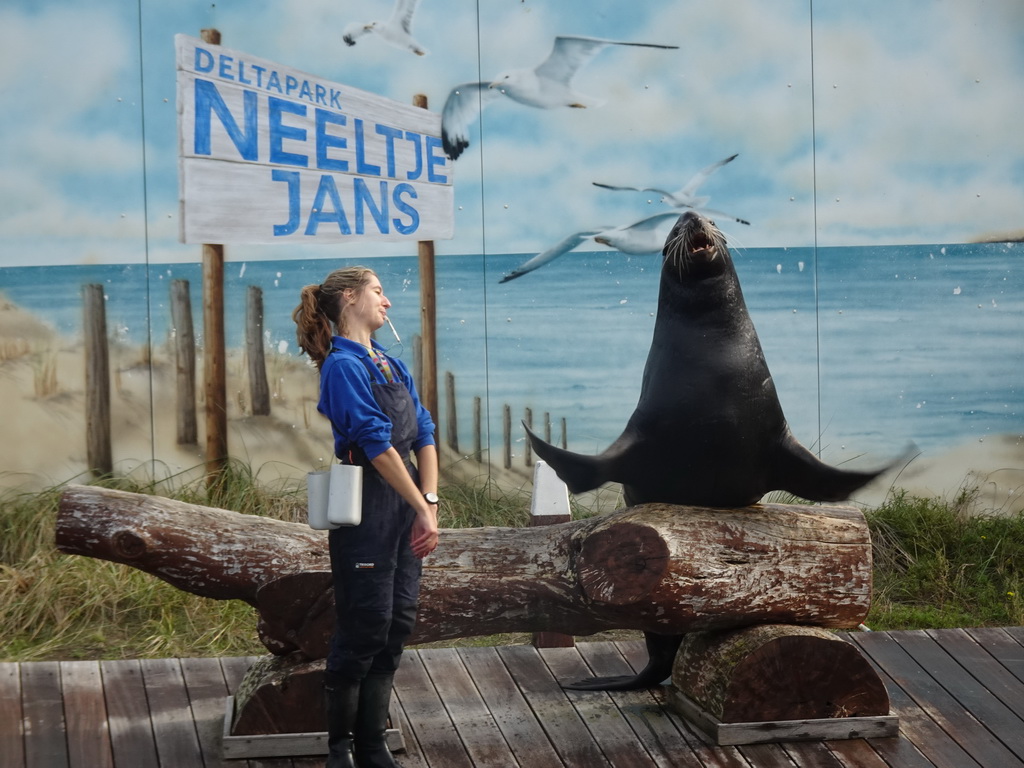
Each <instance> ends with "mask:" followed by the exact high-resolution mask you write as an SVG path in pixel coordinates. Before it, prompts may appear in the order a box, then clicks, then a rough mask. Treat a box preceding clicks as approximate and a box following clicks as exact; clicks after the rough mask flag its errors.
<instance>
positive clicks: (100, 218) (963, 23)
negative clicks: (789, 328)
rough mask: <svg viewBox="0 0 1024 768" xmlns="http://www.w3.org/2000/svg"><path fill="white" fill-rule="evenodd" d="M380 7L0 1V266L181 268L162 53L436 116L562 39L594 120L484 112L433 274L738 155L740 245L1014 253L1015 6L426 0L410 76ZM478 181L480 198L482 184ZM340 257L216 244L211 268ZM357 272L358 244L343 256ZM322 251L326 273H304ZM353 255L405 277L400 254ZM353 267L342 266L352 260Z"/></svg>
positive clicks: (633, 204) (584, 224) (385, 8)
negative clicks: (310, 77) (229, 63)
mask: <svg viewBox="0 0 1024 768" xmlns="http://www.w3.org/2000/svg"><path fill="white" fill-rule="evenodd" d="M391 5H392V3H391V0H219V1H218V2H217V3H216V4H211V3H209V2H196V1H195V0H178V2H174V3H165V2H162V0H141V2H137V1H136V0H95V2H93V3H90V4H88V7H83V5H82V4H81V3H75V2H70V1H68V0H65V1H63V2H60V1H56V0H7V2H5V3H4V4H3V6H2V8H0V89H2V91H3V93H4V94H5V105H6V108H5V109H4V110H3V111H2V112H0V134H2V135H3V136H4V141H3V142H2V146H0V203H2V204H0V266H16V265H22V264H31V263H71V264H74V263H88V262H130V261H144V260H146V259H149V260H150V261H152V262H167V261H171V262H173V261H194V260H197V259H198V255H197V253H196V251H197V248H196V247H195V246H187V245H182V244H180V243H178V242H177V232H178V220H177V217H178V201H177V196H178V172H177V148H176V147H177V141H176V131H177V127H176V112H175V101H176V97H175V70H174V45H173V39H174V35H175V34H177V33H185V34H190V35H196V36H198V33H199V30H200V29H201V28H204V27H210V26H213V27H216V28H218V29H220V30H221V32H222V34H223V36H224V40H223V42H224V45H225V46H228V47H230V48H234V49H237V50H240V51H244V52H247V53H250V54H252V55H254V56H258V57H261V58H265V59H270V60H272V61H276V62H280V63H283V64H286V65H288V66H291V67H295V68H297V69H300V70H303V71H306V72H310V73H313V74H315V75H317V76H319V77H322V78H326V79H329V80H333V81H336V82H340V83H344V84H346V85H351V86H354V87H357V88H362V89H364V90H368V91H372V92H374V93H379V94H381V95H383V96H386V97H389V98H392V99H395V100H398V101H402V102H409V101H411V99H412V96H413V94H416V93H424V94H426V95H427V96H428V99H429V103H430V108H431V109H433V110H436V111H440V109H441V107H442V106H443V104H444V100H445V98H446V96H447V94H448V92H449V90H450V89H451V88H452V87H453V86H455V85H456V84H459V83H464V82H469V81H476V80H490V79H492V78H493V77H495V76H496V75H498V74H499V73H500V72H501V71H503V70H506V69H509V68H514V67H525V66H533V65H535V64H537V63H539V62H540V61H541V60H542V59H543V58H544V57H545V56H546V55H547V53H548V52H549V50H550V48H551V44H552V40H553V38H554V37H555V35H559V34H566V35H587V36H594V37H601V38H606V39H615V40H626V41H633V42H649V43H658V44H663V45H676V46H679V47H678V49H677V50H656V49H647V48H636V47H610V48H607V49H605V50H604V51H602V52H601V53H600V54H599V55H598V56H597V57H596V58H595V59H594V60H593V61H592V62H591V63H590V64H589V65H587V67H586V68H585V69H583V70H582V71H581V72H580V73H579V75H578V77H577V79H576V85H577V86H578V88H579V90H580V91H582V92H584V93H586V94H588V95H591V96H593V97H595V98H596V99H599V100H603V102H604V103H603V104H602V105H601V106H597V107H593V108H588V109H579V110H570V109H559V110H538V109H532V108H529V107H525V106H522V105H519V104H515V103H513V102H511V101H508V100H501V101H498V102H495V103H494V104H493V105H492V106H490V107H489V108H488V109H487V110H486V111H485V112H484V113H483V117H482V120H481V124H480V125H478V126H474V127H473V128H472V129H471V134H470V137H471V139H470V140H471V146H470V147H469V149H468V150H467V151H466V153H465V154H464V155H463V156H462V157H461V158H459V160H458V161H456V162H455V163H454V172H455V184H456V195H455V207H456V237H455V239H453V240H450V241H444V242H439V243H438V244H437V251H438V254H439V255H442V256H443V255H444V254H446V253H479V252H481V251H483V252H486V253H531V252H538V251H541V250H543V249H545V248H547V247H548V246H549V245H551V244H552V243H554V242H556V241H557V240H559V239H561V238H562V237H563V236H565V235H566V234H569V233H571V232H574V231H578V230H583V229H590V228H594V227H597V226H609V225H617V224H624V223H628V222H630V221H633V220H636V219H639V218H642V217H643V216H646V215H650V214H652V213H657V212H660V211H662V210H664V206H663V205H662V204H661V203H660V202H659V200H658V196H657V195H651V194H641V193H628V192H611V191H608V190H603V189H600V188H598V187H595V186H594V185H593V183H592V182H595V181H597V182H602V183H608V184H618V185H629V186H641V187H643V186H655V187H667V188H669V189H676V188H678V187H679V186H681V185H682V184H683V183H684V182H685V181H686V180H687V179H688V178H689V177H690V176H691V175H692V174H693V173H695V172H696V171H697V170H699V169H700V168H702V167H704V166H706V165H708V164H710V163H712V162H715V161H716V160H720V159H722V158H724V157H727V156H729V155H731V154H734V153H739V157H738V158H737V159H736V160H735V161H734V162H733V163H731V164H730V165H728V166H725V167H724V168H722V169H720V170H719V171H718V172H717V173H716V174H714V175H713V176H712V177H711V179H710V180H709V181H708V182H707V184H706V185H705V186H704V188H703V189H702V192H703V193H705V194H707V195H709V196H710V198H711V200H710V203H709V205H710V206H711V207H712V208H717V209H720V210H722V211H725V212H727V213H730V214H733V215H736V216H740V217H742V218H745V219H748V220H749V221H750V222H751V226H749V227H746V226H741V225H738V224H734V223H729V222H725V221H722V224H723V227H724V228H725V229H726V230H727V231H728V232H729V234H730V235H731V236H732V237H733V239H734V242H736V243H737V244H740V245H744V246H748V247H755V246H805V245H814V244H817V245H819V246H832V245H861V244H864V245H869V244H890V243H950V242H963V241H970V240H974V239H977V238H983V237H988V236H992V235H1002V236H1007V235H1010V234H1018V233H1020V232H1021V231H1022V230H1024V130H1022V122H1024V108H1022V107H1021V94H1022V93H1024V5H1022V4H1021V3H1020V2H1019V0H986V1H985V2H980V0H975V1H972V2H968V1H966V0H930V2H928V3H920V2H914V1H912V0H895V1H894V0H859V1H858V2H856V3H837V2H814V3H813V4H810V3H808V2H806V0H803V1H801V2H795V1H794V2H776V3H764V2H760V1H759V0H728V1H727V2H721V1H715V0H688V1H686V2H679V1H678V0H665V1H664V2H653V1H652V2H645V3H623V2H615V0H607V1H598V0H558V2H554V0H547V1H545V2H539V1H537V0H523V1H522V2H515V3H513V2H504V3H493V2H489V3H480V4H478V5H476V4H472V3H469V2H467V1H466V0H422V2H421V5H420V8H419V11H418V14H417V17H416V19H415V26H414V33H415V37H416V38H417V40H418V41H419V42H420V43H421V44H422V45H423V46H424V47H425V48H426V49H427V50H428V51H429V53H428V55H427V56H424V57H417V56H414V55H413V54H411V53H407V52H404V51H400V50H397V49H396V48H393V47H391V46H389V45H387V44H386V43H385V42H383V41H382V40H380V39H378V38H374V37H372V36H367V37H364V38H362V39H361V40H360V41H359V42H358V44H357V45H356V46H354V47H351V48H349V47H347V46H345V45H344V44H343V43H342V40H341V34H342V30H343V29H344V27H345V26H346V25H347V24H348V23H349V22H350V21H353V20H361V21H367V20H372V19H385V18H387V17H388V16H389V15H390V13H391ZM482 180H483V181H482ZM349 247H350V246H347V245H346V246H330V247H329V248H330V250H329V251H325V250H324V249H325V248H327V247H326V246H312V247H309V246H306V247H302V246H298V245H295V244H288V245H281V246H276V245H275V246H234V247H232V248H231V249H229V252H228V258H229V259H241V258H244V259H260V258H267V259H279V258H287V257H291V256H320V255H323V256H327V255H330V254H337V253H339V252H341V251H339V250H338V249H339V248H343V249H344V248H349ZM356 247H360V248H366V246H356ZM318 249H319V250H318ZM366 252H367V253H370V254H375V253H379V254H381V255H383V254H391V253H413V252H414V248H412V247H411V246H406V245H404V244H399V245H395V244H387V245H379V246H371V247H369V248H367V250H366ZM346 255H348V254H347V253H346Z"/></svg>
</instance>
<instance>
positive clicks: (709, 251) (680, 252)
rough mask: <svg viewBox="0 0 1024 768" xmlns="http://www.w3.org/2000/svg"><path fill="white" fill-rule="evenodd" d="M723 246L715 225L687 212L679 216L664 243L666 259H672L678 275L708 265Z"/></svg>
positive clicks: (716, 256) (713, 260)
mask: <svg viewBox="0 0 1024 768" xmlns="http://www.w3.org/2000/svg"><path fill="white" fill-rule="evenodd" d="M723 247H725V238H723V237H722V233H721V232H719V231H718V227H716V226H715V225H714V222H712V221H710V220H708V219H705V218H704V217H703V216H701V215H699V214H697V213H694V212H693V211H687V212H686V213H684V214H683V215H682V216H680V217H679V221H678V222H676V225H675V227H674V228H673V229H672V234H670V235H669V237H668V240H667V241H666V243H665V250H664V254H665V259H666V261H667V260H671V261H672V263H673V264H674V265H675V266H676V267H677V268H679V270H680V272H682V271H684V270H685V271H690V270H692V269H693V268H694V267H696V266H697V265H709V264H712V263H714V262H715V261H716V260H717V259H718V257H719V255H720V254H719V248H723Z"/></svg>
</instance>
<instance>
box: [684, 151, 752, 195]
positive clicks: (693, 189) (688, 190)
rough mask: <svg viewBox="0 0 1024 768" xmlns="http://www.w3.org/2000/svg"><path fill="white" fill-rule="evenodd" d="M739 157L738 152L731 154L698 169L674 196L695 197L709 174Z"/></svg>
mask: <svg viewBox="0 0 1024 768" xmlns="http://www.w3.org/2000/svg"><path fill="white" fill-rule="evenodd" d="M737 157H739V154H738V153H737V154H735V155H730V156H729V157H727V158H725V160H719V161H718V162H717V163H712V164H711V165H709V166H708V167H707V168H705V169H703V170H701V171H698V172H697V173H695V174H694V175H693V178H691V179H690V180H689V181H688V182H686V186H684V187H683V188H682V189H680V190H679V191H678V192H676V193H675V195H674V197H680V198H682V197H693V196H694V195H695V194H696V193H697V190H698V189H700V185H701V184H703V183H704V182H705V181H707V180H708V176H710V175H711V174H712V173H714V172H715V171H717V170H718V169H719V168H721V167H722V166H723V165H725V164H726V163H731V162H732V161H733V160H735V159H736V158H737Z"/></svg>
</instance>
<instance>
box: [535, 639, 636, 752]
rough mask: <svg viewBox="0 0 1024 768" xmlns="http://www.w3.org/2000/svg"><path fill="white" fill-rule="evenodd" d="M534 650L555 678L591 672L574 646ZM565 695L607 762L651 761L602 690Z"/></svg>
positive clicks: (561, 678)
mask: <svg viewBox="0 0 1024 768" xmlns="http://www.w3.org/2000/svg"><path fill="white" fill-rule="evenodd" d="M538 653H539V654H540V655H541V658H542V659H544V663H545V664H547V666H548V669H550V670H551V674H552V675H554V677H555V679H556V680H579V679H580V678H583V677H588V676H590V675H592V674H593V671H592V670H591V669H590V668H589V667H587V665H586V663H585V662H584V661H583V657H582V656H580V654H579V652H578V651H577V650H576V649H575V648H541V649H539V650H538ZM565 695H566V696H567V697H568V699H569V701H571V702H572V704H573V706H574V707H575V708H576V711H577V712H579V714H580V717H581V718H582V719H583V722H584V723H586V725H587V728H589V729H590V733H591V735H592V737H593V739H594V741H596V742H597V745H598V746H599V747H600V749H601V751H602V752H603V753H604V755H605V757H606V758H608V762H610V763H611V764H612V765H631V766H637V767H639V766H645V765H655V762H654V759H653V758H652V757H651V756H650V755H649V754H648V752H647V749H646V748H645V747H644V745H643V743H642V742H641V741H640V740H639V739H638V738H637V736H636V734H635V733H634V732H633V729H632V728H631V727H630V726H629V724H628V723H627V722H626V721H625V720H623V718H622V715H621V713H620V712H619V709H618V707H616V706H615V703H614V702H613V701H612V699H611V696H609V695H608V693H607V692H606V691H569V690H567V691H565ZM626 760H630V761H631V762H629V763H627V762H625V761H626Z"/></svg>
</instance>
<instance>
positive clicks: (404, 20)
mask: <svg viewBox="0 0 1024 768" xmlns="http://www.w3.org/2000/svg"><path fill="white" fill-rule="evenodd" d="M419 4H420V0H395V9H394V10H393V11H392V12H391V20H390V21H388V25H389V26H392V27H395V28H396V29H401V30H402V31H403V32H405V33H406V34H407V35H411V34H412V17H413V16H414V15H415V13H416V7H417V6H418V5H419Z"/></svg>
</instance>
